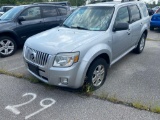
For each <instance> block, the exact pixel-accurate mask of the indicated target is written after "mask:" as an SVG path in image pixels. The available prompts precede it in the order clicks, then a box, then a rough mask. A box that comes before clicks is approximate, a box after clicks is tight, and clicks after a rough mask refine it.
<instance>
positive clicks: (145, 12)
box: [139, 3, 148, 17]
mask: <svg viewBox="0 0 160 120" xmlns="http://www.w3.org/2000/svg"><path fill="white" fill-rule="evenodd" d="M139 6H140V8H141V10H142V12H143V15H144V17H147V16H148V10H147V7H146V5H145V4H144V3H140V4H139Z"/></svg>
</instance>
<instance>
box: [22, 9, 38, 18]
mask: <svg viewBox="0 0 160 120" xmlns="http://www.w3.org/2000/svg"><path fill="white" fill-rule="evenodd" d="M20 16H22V17H24V18H25V19H26V20H35V19H40V18H41V12H40V7H32V8H28V9H26V10H25V11H23V12H22V14H21V15H20Z"/></svg>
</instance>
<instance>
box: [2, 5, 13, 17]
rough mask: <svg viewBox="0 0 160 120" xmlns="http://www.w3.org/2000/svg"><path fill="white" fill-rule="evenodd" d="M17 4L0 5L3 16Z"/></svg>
mask: <svg viewBox="0 0 160 120" xmlns="http://www.w3.org/2000/svg"><path fill="white" fill-rule="evenodd" d="M13 7H15V6H1V7H0V16H2V15H3V14H4V13H5V12H7V11H8V10H10V9H12V8H13Z"/></svg>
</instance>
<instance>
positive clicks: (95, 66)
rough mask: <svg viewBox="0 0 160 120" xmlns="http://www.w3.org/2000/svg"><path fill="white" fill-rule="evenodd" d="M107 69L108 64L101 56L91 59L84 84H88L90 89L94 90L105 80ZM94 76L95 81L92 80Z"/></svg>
mask: <svg viewBox="0 0 160 120" xmlns="http://www.w3.org/2000/svg"><path fill="white" fill-rule="evenodd" d="M107 69H108V64H107V62H106V60H104V59H103V58H98V59H96V60H95V61H93V63H92V64H91V65H90V67H89V69H88V71H87V80H86V84H87V85H89V87H90V90H96V89H98V88H100V87H101V86H102V85H103V84H104V82H105V80H106V75H107ZM96 71H97V72H98V71H99V73H97V72H96ZM95 73H96V74H95ZM96 75H97V76H96ZM97 77H98V78H97ZM94 78H95V79H96V78H97V79H96V81H94V80H93V79H94ZM100 80H101V81H100Z"/></svg>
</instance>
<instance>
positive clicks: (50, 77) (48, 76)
mask: <svg viewBox="0 0 160 120" xmlns="http://www.w3.org/2000/svg"><path fill="white" fill-rule="evenodd" d="M54 57H55V56H51V55H50V56H49V57H48V60H47V64H46V65H45V66H41V65H38V64H35V63H33V62H32V61H30V60H28V59H26V58H25V57H24V61H25V63H26V67H27V69H28V71H29V72H30V73H31V74H32V75H34V76H35V77H36V78H38V79H39V80H41V81H43V82H45V83H47V84H51V85H56V86H62V87H70V88H79V87H81V84H77V83H81V82H77V81H76V77H77V75H78V74H77V73H78V69H79V66H80V63H79V62H78V63H75V64H73V65H72V66H71V67H66V68H60V67H53V66H52V65H53V61H54ZM28 64H29V65H31V66H34V67H37V71H38V74H37V72H34V71H33V70H31V69H30V68H29V66H28ZM63 79H67V80H68V82H67V84H64V83H63V82H62V80H63Z"/></svg>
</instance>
